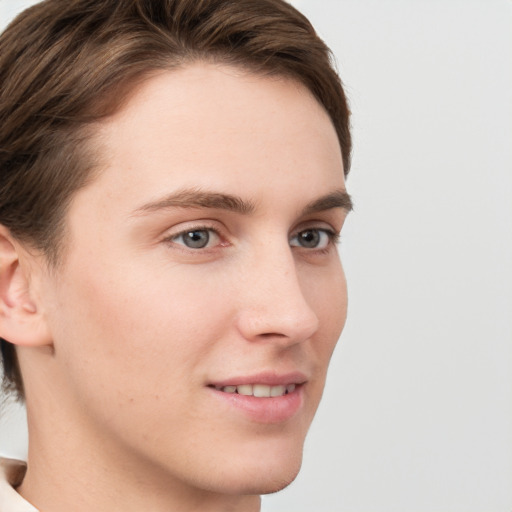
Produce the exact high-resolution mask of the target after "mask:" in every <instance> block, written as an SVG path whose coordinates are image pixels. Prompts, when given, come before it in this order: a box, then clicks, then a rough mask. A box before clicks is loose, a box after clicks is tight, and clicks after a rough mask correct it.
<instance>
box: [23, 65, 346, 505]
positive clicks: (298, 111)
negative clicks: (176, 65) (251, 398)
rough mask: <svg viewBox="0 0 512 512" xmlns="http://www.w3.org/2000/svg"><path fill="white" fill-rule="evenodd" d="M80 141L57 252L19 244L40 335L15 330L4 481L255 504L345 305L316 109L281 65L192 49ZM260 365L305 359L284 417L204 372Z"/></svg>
mask: <svg viewBox="0 0 512 512" xmlns="http://www.w3.org/2000/svg"><path fill="white" fill-rule="evenodd" d="M96 144H97V146H98V148H99V151H100V156H101V158H102V160H103V163H104V166H103V167H104V168H103V169H102V171H101V172H100V173H99V176H98V177H97V178H96V179H95V180H94V181H93V182H92V183H91V184H89V185H88V186H87V187H86V188H84V189H82V190H80V191H79V192H77V194H76V196H75V197H74V199H73V201H72V204H71V207H70V210H69V212H68V215H67V228H68V229H67V231H68V235H67V236H68V240H67V244H66V251H65V256H64V260H63V262H62V264H61V266H60V267H59V268H58V271H56V272H55V271H54V272H52V271H50V270H48V269H47V267H46V266H45V263H44V260H43V259H42V258H41V257H38V256H37V255H29V254H28V253H26V254H25V255H24V256H23V258H22V259H21V260H22V264H21V268H22V269H24V272H25V273H26V275H27V276H29V277H27V283H30V286H29V289H30V300H31V302H32V303H33V310H34V311H37V314H38V315H39V316H40V318H41V322H42V323H43V327H42V328H41V327H40V328H39V331H38V332H40V333H43V334H41V335H40V343H39V344H38V345H37V344H36V343H31V344H26V345H25V346H20V347H18V352H19V357H20V364H21V368H22V372H23V374H24V376H25V385H26V395H27V408H28V417H29V434H30V449H29V466H28V472H27V476H26V478H25V481H24V483H23V485H22V486H21V488H20V492H21V494H22V495H23V496H24V497H26V498H27V499H28V500H29V501H30V502H31V503H33V504H34V505H35V506H37V507H38V508H40V509H41V510H44V511H45V512H60V511H64V510H66V511H69V510H73V511H74V512H82V511H83V512H85V511H90V510H95V511H105V512H106V511H109V512H111V511H112V510H123V511H124V512H130V511H140V510H151V511H152V512H160V511H161V512H163V511H166V512H168V511H169V510H180V511H184V512H186V511H192V510H198V511H199V510H201V511H203V512H204V511H221V510H222V511H244V512H249V511H251V512H252V511H257V510H259V507H260V501H259V497H258V495H259V494H261V493H268V492H273V491H276V490H279V489H281V488H283V487H284V486H286V485H287V484H288V483H289V482H291V481H292V480H293V479H294V478H295V476H296V475H297V472H298V471H299V468H300V464H301V458H302V448H303V442H304V438H305V435H306V432H307V430H308V428H309V425H310V423H311V420H312V418H313V416H314V413H315V411H316V409H317V406H318V403H319V401H320V398H321V394H322V390H323V387H324V381H325V376H326V371H327V366H328V363H329V359H330V357H331V354H332V351H333V349H334V347H335V344H336V342H337V340H338V337H339V335H340V333H341V331H342V328H343V325H344V323H345V317H346V306H347V293H346V283H345V277H344V274H343V270H342V266H341V263H340V261H339V257H338V253H337V248H336V245H335V243H334V240H333V237H332V236H331V235H330V234H329V233H330V232H333V233H338V232H339V231H340V230H341V228H342V225H343V222H344V219H345V217H346V214H347V207H346V205H345V206H344V205H343V204H341V203H340V204H337V203H339V202H340V201H336V200H335V201H334V203H336V204H331V203H332V201H331V202H330V203H329V204H325V205H324V206H323V207H320V208H317V210H319V211H313V212H311V211H310V212H305V211H304V209H305V208H307V207H308V205H309V206H311V205H312V204H313V203H314V202H315V201H318V199H319V198H322V197H325V196H329V195H332V194H333V192H336V191H338V195H337V196H336V197H339V191H340V190H344V187H345V184H344V177H343V164H342V158H341V152H340V148H339V143H338V140H337V137H336V133H335V130H334V128H333V126H332V123H331V121H330V119H329V117H328V115H327V114H326V113H325V111H324V110H323V108H322V107H321V106H320V105H319V103H318V102H317V101H316V100H315V99H314V98H313V97H312V95H311V94H310V93H309V92H308V91H307V90H306V89H305V88H304V87H303V86H301V85H299V84H297V83H295V82H293V81H291V80H287V79H282V78H275V77H274V78H269V77H260V76H255V75H252V74H249V73H247V72H245V71H241V70H237V69H233V68H229V67H226V66H220V65H213V64H206V63H196V64H193V65H188V66H186V67H184V68H182V69H179V70H173V71H172V72H161V73H159V74H157V75H154V76H153V77H151V78H150V79H148V80H147V81H146V82H144V83H143V84H142V85H141V86H139V88H138V89H137V90H136V91H135V92H134V94H133V95H132V97H131V99H130V100H129V102H128V104H127V105H125V107H124V108H123V109H122V110H121V111H120V112H119V113H117V114H116V115H115V116H113V117H112V118H110V119H108V120H107V121H105V122H103V124H102V125H100V126H99V127H98V133H97V141H96ZM183 191H187V192H186V193H183ZM199 191H200V192H201V193H202V194H203V195H201V196H200V197H199V202H198V204H195V205H191V204H190V202H191V201H196V202H197V201H198V196H197V193H198V192H199ZM212 192H213V193H215V194H224V195H225V194H229V195H230V196H235V197H237V198H239V202H243V206H244V208H245V210H244V211H234V210H232V209H229V208H226V204H225V200H224V201H220V202H218V203H215V204H213V205H212V204H211V202H212V201H211V195H209V194H211V193H212ZM176 193H180V195H179V196H178V199H179V201H181V203H183V202H184V203H185V204H182V205H181V206H176V205H174V206H172V204H170V203H171V202H170V201H167V203H166V201H165V200H164V199H165V198H167V197H168V196H169V195H170V194H171V195H172V194H174V202H176ZM205 197H206V199H205ZM215 197H218V196H215ZM205 201H207V203H208V204H206V203H205ZM208 201H209V202H208ZM324 203H325V201H324ZM148 205H149V206H148ZM212 206H213V207H212ZM317 207H318V205H317ZM184 231H185V232H187V231H188V232H190V231H195V232H196V236H199V237H205V236H209V237H210V238H209V242H208V245H207V246H205V247H203V248H190V247H187V245H186V244H187V243H189V240H190V239H189V238H186V237H184V236H183V235H182V233H183V232H184ZM305 232H306V235H308V236H309V235H311V234H313V235H315V236H318V237H319V242H318V245H317V246H316V247H309V246H304V245H301V244H302V242H301V239H300V237H299V238H298V237H297V235H298V233H305ZM306 238H307V237H306ZM31 311H32V310H31ZM44 333H46V334H44ZM260 372H266V373H267V374H271V375H274V374H275V375H283V374H288V373H290V372H300V373H301V374H302V375H303V376H304V377H305V382H304V383H303V385H302V386H301V389H300V407H299V408H298V409H297V411H295V412H294V413H293V414H292V416H291V417H290V418H287V419H285V420H284V421H277V422H275V421H273V422H268V421H266V420H265V418H261V417H258V418H256V419H255V418H254V417H251V416H250V415H248V414H247V413H246V412H245V411H243V410H240V408H238V407H236V406H234V405H232V404H231V403H230V402H229V401H226V400H223V399H219V398H218V396H217V395H216V392H214V390H213V389H212V388H211V387H209V384H211V383H212V382H219V381H222V380H225V379H230V378H234V377H237V378H238V377H240V376H252V375H254V374H257V373H260Z"/></svg>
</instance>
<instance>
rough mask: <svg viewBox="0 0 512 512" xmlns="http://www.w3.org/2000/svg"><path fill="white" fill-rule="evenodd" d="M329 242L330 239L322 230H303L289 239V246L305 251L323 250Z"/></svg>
mask: <svg viewBox="0 0 512 512" xmlns="http://www.w3.org/2000/svg"><path fill="white" fill-rule="evenodd" d="M330 241H331V237H330V236H329V233H328V232H327V231H326V230H324V229H305V230H304V231H299V232H298V233H297V234H296V235H295V236H294V237H292V238H291V240H290V245H291V246H292V247H304V248H305V249H325V248H326V247H327V246H328V245H329V242H330Z"/></svg>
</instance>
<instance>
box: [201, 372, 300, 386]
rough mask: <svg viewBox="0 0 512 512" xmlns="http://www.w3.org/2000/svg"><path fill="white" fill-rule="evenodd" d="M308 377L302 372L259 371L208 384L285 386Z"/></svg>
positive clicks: (298, 382) (297, 382)
mask: <svg viewBox="0 0 512 512" xmlns="http://www.w3.org/2000/svg"><path fill="white" fill-rule="evenodd" d="M307 380H308V378H307V377H306V375H305V374H304V373H302V372H297V371H295V372H290V373H283V374H278V373H275V372H261V373H257V374H253V375H246V376H240V377H230V378H227V379H222V380H219V381H215V382H210V383H209V385H210V386H215V387H221V388H222V387H224V386H241V385H243V384H266V385H267V386H286V385H287V384H304V383H305V382H306V381H307Z"/></svg>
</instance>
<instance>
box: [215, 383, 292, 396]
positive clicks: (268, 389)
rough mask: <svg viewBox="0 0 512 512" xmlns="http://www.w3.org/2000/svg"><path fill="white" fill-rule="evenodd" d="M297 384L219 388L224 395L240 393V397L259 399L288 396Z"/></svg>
mask: <svg viewBox="0 0 512 512" xmlns="http://www.w3.org/2000/svg"><path fill="white" fill-rule="evenodd" d="M295 388H296V385H295V384H288V385H287V386H267V385H266V384H241V385H240V386H224V387H218V388H217V389H218V390H219V391H223V392H224V393H238V394H239V395H245V396H255V397H258V398H270V397H276V396H283V395H287V394H288V393H292V392H293V391H295Z"/></svg>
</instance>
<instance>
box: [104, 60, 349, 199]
mask: <svg viewBox="0 0 512 512" xmlns="http://www.w3.org/2000/svg"><path fill="white" fill-rule="evenodd" d="M96 139H97V141H98V143H99V152H100V154H101V160H102V164H103V167H104V169H103V171H102V172H101V173H100V174H99V179H98V180H97V182H98V183H96V185H97V186H98V187H105V188H106V189H109V190H110V192H108V193H109V194H110V197H111V198H117V199H119V198H120V199H121V200H124V201H125V202H127V203H128V202H129V201H131V200H135V199H136V198H135V197H134V194H136V195H137V196H145V198H144V199H146V200H151V199H152V197H155V198H156V197H158V196H159V195H161V193H162V192H166V191H169V192H170V191H172V190H173V189H177V188H197V187H204V188H207V189H215V190H219V189H222V190H223V191H224V192H227V193H232V194H236V195H241V196H247V194H248V193H249V192H250V194H251V195H253V196H254V197H256V198H257V196H258V193H259V192H265V194H264V195H268V191H269V190H272V187H274V188H275V190H279V191H280V192H281V193H282V191H283V190H288V191H289V193H290V194H291V195H293V194H292V192H293V189H294V188H296V187H303V188H304V183H305V182H306V183H308V191H309V192H310V193H311V194H310V195H311V196H313V195H315V194H317V195H323V194H325V192H326V191H325V190H324V189H325V188H326V187H327V188H331V189H332V188H339V187H340V186H342V185H343V183H344V181H343V164H342V157H341V150H340V146H339V142H338V138H337V135H336V132H335V129H334V127H333V125H332V122H331V120H330V118H329V116H328V114H327V113H326V112H325V110H324V108H323V107H322V106H321V105H320V104H319V103H318V102H317V101H316V99H315V98H314V97H313V96H312V94H311V93H310V92H309V91H308V90H307V89H306V88H305V87H304V86H303V85H302V84H300V83H298V82H295V81H293V80H291V79H286V78H282V77H266V76H259V75H255V74H251V73H248V72H246V71H243V70H241V69H238V68H233V67H228V66H225V65H214V64H208V63H196V64H193V65H188V66H186V67H183V68H180V69H178V70H172V71H163V72H160V73H158V74H155V75H153V76H151V77H150V78H149V79H147V80H146V81H144V82H143V83H142V84H140V85H139V86H138V88H137V89H136V90H135V91H134V92H133V93H132V95H131V97H130V99H129V101H128V102H127V103H126V104H125V106H124V107H123V108H122V109H121V110H120V111H119V112H118V113H117V114H115V115H114V116H112V117H111V118H109V119H108V120H106V121H105V122H103V123H102V124H101V125H100V128H99V131H98V133H97V135H96ZM326 180H328V181H329V182H330V183H329V184H328V185H327V184H326V183H325V181H326ZM316 189H318V190H316ZM97 191H98V192H100V189H99V188H98V190H97ZM329 191H330V190H329ZM302 193H303V192H302ZM304 200H305V202H309V201H310V200H311V197H308V198H304Z"/></svg>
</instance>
